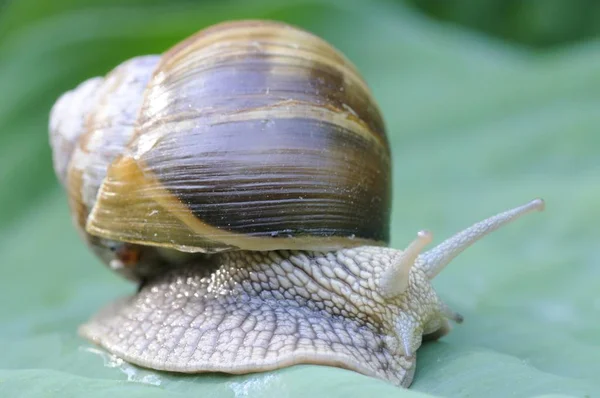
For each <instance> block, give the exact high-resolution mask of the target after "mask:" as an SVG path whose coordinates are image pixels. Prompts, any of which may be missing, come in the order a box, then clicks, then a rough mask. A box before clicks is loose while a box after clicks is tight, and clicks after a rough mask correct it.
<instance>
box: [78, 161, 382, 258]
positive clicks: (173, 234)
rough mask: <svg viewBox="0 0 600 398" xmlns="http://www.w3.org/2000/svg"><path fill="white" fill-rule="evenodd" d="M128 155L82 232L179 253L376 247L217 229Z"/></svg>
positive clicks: (344, 239)
mask: <svg viewBox="0 0 600 398" xmlns="http://www.w3.org/2000/svg"><path fill="white" fill-rule="evenodd" d="M142 168H143V167H140V164H139V163H137V162H136V161H135V160H133V159H132V158H130V157H124V158H122V159H119V160H118V161H117V162H115V163H114V164H113V165H112V166H111V168H110V169H109V174H108V176H107V179H106V181H105V183H104V185H103V187H102V189H101V191H100V194H99V196H98V205H97V206H96V207H94V209H93V211H92V213H91V214H90V216H89V217H88V223H87V225H86V230H87V231H88V232H89V233H90V234H93V235H96V236H101V237H104V238H106V239H111V240H116V241H123V242H129V243H136V244H140V245H151V246H159V247H166V248H170V249H177V250H180V251H183V252H209V253H210V252H218V251H222V250H227V249H243V250H277V249H290V250H301V249H304V250H307V249H310V250H317V251H318V250H324V251H325V250H336V249H340V248H343V247H348V246H360V245H367V244H369V245H381V244H384V243H385V242H375V241H372V240H365V239H360V238H353V239H352V240H350V241H349V240H348V239H347V237H336V236H330V237H322V236H306V237H300V238H296V237H288V236H284V237H269V238H262V237H256V236H251V235H245V234H236V233H231V232H227V231H225V230H219V229H217V228H215V227H212V226H210V225H208V224H205V223H204V222H202V221H201V220H200V219H198V218H196V217H195V216H194V215H193V214H192V213H191V212H190V211H189V209H188V208H187V207H186V206H185V205H184V204H183V203H182V202H181V201H180V200H178V199H177V198H176V197H175V196H173V195H172V193H171V192H170V191H168V190H167V189H165V188H163V187H162V184H161V182H160V181H158V180H156V179H155V178H154V177H152V176H151V173H149V172H146V173H143V172H142ZM206 237H213V238H214V239H215V240H211V239H208V238H206Z"/></svg>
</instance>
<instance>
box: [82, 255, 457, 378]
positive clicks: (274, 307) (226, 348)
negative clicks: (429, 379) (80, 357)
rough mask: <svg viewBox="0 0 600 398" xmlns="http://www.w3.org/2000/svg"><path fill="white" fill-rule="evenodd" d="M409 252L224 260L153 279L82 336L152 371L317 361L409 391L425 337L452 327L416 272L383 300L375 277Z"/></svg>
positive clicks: (244, 369)
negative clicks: (404, 286) (405, 285)
mask: <svg viewBox="0 0 600 398" xmlns="http://www.w3.org/2000/svg"><path fill="white" fill-rule="evenodd" d="M401 253H402V252H401V251H399V250H394V249H387V248H379V247H368V246H367V247H359V248H355V249H345V250H339V251H336V252H329V253H311V252H286V251H282V252H274V251H272V252H230V253H223V254H219V255H216V256H213V257H212V258H211V264H210V266H209V264H198V265H197V266H195V267H189V268H185V269H181V270H177V271H173V272H170V273H167V274H166V275H163V276H161V277H159V278H157V279H156V280H154V281H151V282H149V283H148V284H146V285H145V286H144V287H143V289H142V290H141V291H140V292H139V293H138V294H137V295H136V296H134V297H131V298H128V299H124V300H122V301H119V302H117V303H115V304H113V305H111V306H109V307H107V308H106V309H105V310H103V311H102V312H101V313H100V314H98V315H97V316H96V317H95V318H94V319H92V320H91V321H90V322H89V323H87V324H86V325H85V326H83V327H82V328H81V333H82V334H83V335H84V336H85V337H87V338H89V339H91V340H92V341H94V342H96V343H98V344H100V345H102V346H104V347H105V348H106V349H108V350H109V351H110V352H112V353H114V354H116V355H118V356H119V357H122V358H123V359H125V360H127V361H130V362H133V363H135V364H138V365H142V366H145V367H150V368H153V369H160V370H169V371H178V372H200V371H219V372H227V373H248V372H258V371H266V370H271V369H276V368H280V367H284V366H289V365H294V364H299V363H310V364H322V365H331V366H340V367H344V368H347V369H352V370H355V371H358V372H360V373H363V374H366V375H370V376H374V377H378V378H381V379H384V380H388V381H390V382H392V383H394V384H396V385H402V386H408V385H409V384H410V383H411V380H412V378H413V373H414V369H415V355H414V353H415V352H416V350H417V348H418V347H419V345H420V344H421V336H422V335H423V334H429V333H433V332H435V331H438V330H440V329H444V330H447V320H446V317H445V316H444V314H443V312H442V308H443V304H442V303H441V302H440V300H439V298H438V297H437V295H436V294H435V292H434V291H433V289H432V288H431V285H430V283H429V281H428V279H427V277H426V275H425V273H424V272H423V270H421V269H419V267H417V266H415V267H414V268H413V269H412V271H411V273H410V280H409V285H408V289H407V290H406V291H405V292H404V293H403V294H401V295H399V296H397V297H393V298H391V299H386V298H385V297H383V296H382V295H381V294H380V293H379V289H378V287H377V285H376V283H375V281H377V280H378V279H379V278H380V276H381V274H382V273H383V272H384V270H385V269H387V268H389V267H390V266H392V265H393V264H392V263H391V262H390V261H394V260H396V261H397V260H398V258H399V257H400V255H401ZM442 334H443V333H442ZM407 348H408V349H409V350H410V354H409V355H407V353H406V349H407Z"/></svg>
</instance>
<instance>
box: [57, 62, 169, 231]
mask: <svg viewBox="0 0 600 398" xmlns="http://www.w3.org/2000/svg"><path fill="white" fill-rule="evenodd" d="M157 62H158V56H144V57H136V58H132V59H130V60H127V61H125V62H123V63H122V64H120V65H119V66H117V67H116V68H115V69H113V70H112V71H111V72H110V73H109V74H107V75H106V77H104V78H101V77H95V78H92V79H89V80H87V81H85V82H84V83H82V84H81V85H79V86H78V87H77V88H76V89H74V90H72V91H70V92H67V93H66V94H64V95H63V96H62V97H61V98H60V99H59V100H58V101H57V103H56V105H55V106H54V108H53V110H52V114H51V118H50V130H51V137H52V138H51V143H52V147H53V152H54V162H55V168H56V171H57V174H58V175H59V177H60V179H61V182H62V183H63V185H65V187H66V189H67V191H68V193H69V199H70V202H71V206H72V208H73V210H74V211H75V213H76V218H77V219H78V224H79V225H80V226H81V227H83V226H84V225H85V221H86V218H87V215H88V214H89V212H90V211H91V209H92V208H93V206H94V204H95V201H96V195H97V193H98V189H99V188H100V185H101V184H102V181H103V180H104V178H105V177H106V171H107V169H108V166H109V165H110V164H111V163H112V162H113V161H114V160H115V158H117V157H118V156H120V155H122V154H123V153H124V152H125V148H126V145H127V143H128V142H129V140H130V139H131V137H132V136H133V132H134V127H135V123H136V119H137V117H138V113H139V109H140V105H141V102H142V97H143V92H144V90H145V88H146V85H147V83H148V80H149V79H150V76H151V75H152V72H153V71H154V68H155V66H156V64H157Z"/></svg>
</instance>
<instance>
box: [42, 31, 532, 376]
mask: <svg viewBox="0 0 600 398" xmlns="http://www.w3.org/2000/svg"><path fill="white" fill-rule="evenodd" d="M50 141H51V145H52V147H53V157H54V167H55V170H56V173H57V175H58V178H59V180H60V181H61V182H62V184H63V185H64V186H65V187H66V190H67V192H68V196H69V203H70V206H71V209H72V213H73V218H74V220H75V223H76V225H77V226H78V229H79V230H80V232H81V233H82V235H83V237H84V239H85V240H86V242H87V243H88V244H89V245H90V246H91V247H92V249H93V250H94V251H95V252H96V253H97V254H98V255H99V256H100V257H101V258H102V259H103V260H104V261H105V262H106V263H107V264H109V265H110V266H111V267H112V268H115V269H117V270H118V271H119V272H121V273H122V274H123V275H125V276H126V277H128V278H131V279H134V280H138V281H141V284H140V289H139V291H138V292H137V293H136V294H135V295H134V296H132V297H129V298H125V299H123V300H119V301H117V302H116V303H113V304H111V305H109V306H108V307H106V308H105V309H104V310H102V311H101V312H100V313H99V314H98V315H97V316H95V317H94V318H92V319H91V320H90V321H89V322H88V323H86V324H85V325H84V326H82V328H81V329H80V332H81V334H82V335H83V336H84V337H86V338H88V339H90V340H91V341H93V342H95V343H97V344H99V345H101V346H102V347H104V348H106V349H107V350H109V351H110V352H112V353H114V354H116V355H119V356H120V357H122V358H124V359H126V360H128V361H131V362H133V363H136V364H138V365H141V366H146V367H150V368H153V369H159V370H168V371H178V372H187V373H195V372H208V371H219V372H228V373H249V372H257V371H266V370H271V369H276V368H279V367H284V366H290V365H294V364H299V363H311V364H321V365H330V366H339V367H343V368H347V369H351V370H355V371H357V372H361V373H364V374H366V375H370V376H373V377H378V378H381V379H384V380H387V381H390V382H392V383H394V384H396V385H399V386H408V385H410V383H411V381H412V378H413V374H414V371H415V358H416V357H415V352H416V350H417V348H418V347H419V346H420V344H421V342H422V341H423V340H424V339H436V338H439V337H441V336H443V335H444V334H445V333H447V332H448V331H449V330H450V324H449V322H448V321H449V320H454V321H457V322H460V321H461V320H462V317H461V316H460V315H459V314H457V313H455V312H453V311H451V310H450V309H449V308H448V307H447V306H446V305H445V304H444V303H443V302H442V301H441V300H440V299H439V297H438V296H437V294H436V293H435V292H434V290H433V288H432V287H431V284H430V281H431V279H432V278H433V277H435V276H436V275H437V274H438V273H439V272H440V271H441V270H442V269H443V268H444V267H445V265H446V264H448V263H449V262H450V261H451V260H452V259H453V258H454V257H455V256H456V255H458V254H459V253H460V252H462V251H463V250H464V249H465V248H467V247H468V246H469V245H471V244H472V243H473V242H475V241H476V240H478V239H479V238H481V237H482V236H484V235H485V234H487V233H489V232H491V231H493V230H495V229H497V228H499V227H500V226H502V225H504V224H506V223H508V222H510V221H512V220H514V219H516V218H518V217H519V216H521V215H522V214H525V213H527V212H530V211H532V210H541V209H542V208H543V202H542V201H541V200H534V201H532V202H530V203H528V204H526V205H523V206H520V207H517V208H515V209H512V210H509V211H506V212H504V213H500V214H498V215H497V216H494V217H491V218H489V219H487V220H484V221H481V222H479V223H477V224H475V225H473V226H472V227H470V228H468V229H466V230H464V231H462V232H460V233H458V234H457V235H455V236H454V237H451V238H449V239H448V240H446V241H445V242H443V243H441V244H440V245H439V246H437V247H435V248H433V249H431V250H430V251H428V252H425V253H422V250H423V248H424V247H425V246H426V245H427V244H428V243H429V242H430V241H431V239H432V237H431V234H430V233H428V232H426V231H421V232H420V233H419V234H418V235H417V238H416V239H415V240H414V241H413V242H412V243H411V244H410V245H409V246H408V247H407V248H406V250H404V251H401V250H396V249H391V248H387V247H382V246H385V245H386V244H387V243H388V240H389V217H390V191H391V162H390V150H389V147H388V143H387V138H386V135H385V129H384V125H383V121H382V117H381V115H380V112H379V110H378V108H377V106H376V104H375V102H374V100H373V98H372V96H371V94H370V92H369V90H368V88H367V86H366V84H365V82H364V81H363V80H362V78H361V77H360V76H359V74H358V73H357V71H356V69H355V68H354V67H353V66H352V64H351V63H350V62H349V61H348V60H347V59H346V58H344V56H342V55H341V54H340V53H339V52H338V51H336V50H335V49H333V48H332V47H331V46H330V45H328V44H327V43H325V42H324V41H323V40H321V39H319V38H317V37H315V36H313V35H311V34H309V33H307V32H305V31H303V30H300V29H297V28H294V27H291V26H288V25H285V24H282V23H277V22H266V21H239V22H231V23H224V24H219V25H216V26H213V27H210V28H208V29H205V30H203V31H201V32H199V33H198V34H196V35H194V36H192V37H190V38H189V39H187V40H184V41H183V42H181V43H180V44H178V45H176V46H175V47H173V48H172V49H170V50H169V51H167V52H166V53H164V54H163V55H161V56H158V55H153V56H146V57H137V58H133V59H131V60H129V61H126V62H124V63H123V64H121V65H120V66H118V67H117V68H115V69H114V70H113V71H112V72H110V73H109V74H108V75H107V76H106V77H104V78H93V79H90V80H88V81H86V82H84V83H82V84H81V85H80V86H79V87H77V88H76V89H75V90H73V91H71V92H68V93H66V94H64V95H63V96H62V97H61V98H60V99H59V100H58V101H57V103H56V105H55V106H54V108H53V109H52V113H51V118H50Z"/></svg>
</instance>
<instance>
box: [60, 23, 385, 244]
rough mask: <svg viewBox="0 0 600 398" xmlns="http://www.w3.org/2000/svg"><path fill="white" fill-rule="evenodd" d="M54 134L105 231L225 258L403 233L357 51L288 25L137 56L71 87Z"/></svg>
mask: <svg viewBox="0 0 600 398" xmlns="http://www.w3.org/2000/svg"><path fill="white" fill-rule="evenodd" d="M73 119H74V121H73ZM51 131H52V137H53V138H52V144H53V147H54V148H55V152H54V153H55V157H54V159H55V160H54V162H55V168H56V170H57V173H58V174H59V178H60V179H61V181H63V183H64V184H65V185H66V186H67V190H68V192H69V197H70V203H71V207H72V209H73V212H74V214H75V219H76V221H77V224H78V225H79V226H80V227H81V229H82V230H85V232H86V233H87V234H90V235H92V236H94V237H100V238H102V239H104V240H105V241H109V242H110V241H113V242H128V243H130V244H138V245H144V246H155V247H164V248H168V249H177V250H178V251H184V252H208V253H210V252H218V251H222V250H235V249H242V250H275V249H313V250H314V249H322V250H331V249H335V248H341V247H349V246H357V245H360V244H366V243H368V244H372V245H385V244H386V243H387V242H388V240H389V215H390V192H391V179H390V174H391V171H390V170H391V163H390V151H389V147H388V143H387V139H386V135H385V129H384V124H383V121H382V117H381V115H380V112H379V110H378V108H377V106H376V104H375V102H374V100H373V98H372V96H371V94H370V92H369V90H368V88H367V86H366V84H365V82H364V81H363V80H362V78H361V77H360V76H359V75H358V73H357V71H356V69H355V68H354V66H353V65H352V64H351V63H350V62H349V61H348V60H347V59H346V58H345V57H344V56H342V55H341V54H340V53H339V52H338V51H336V50H335V49H333V48H332V47H331V46H330V45H328V44H327V43H325V42H324V41H323V40H321V39H319V38H317V37H316V36H313V35H311V34H309V33H307V32H304V31H302V30H299V29H295V28H291V27H290V26H288V25H285V24H281V23H275V22H260V21H256V22H255V21H248V22H235V23H225V24H221V25H217V26H214V27H212V28H209V29H206V30H204V31H202V32H200V33H198V34H196V35H194V36H192V37H190V38H189V39H187V40H185V41H183V42H182V43H180V44H178V45H176V46H175V47H174V48H172V49H171V50H169V51H167V52H166V53H165V54H163V55H162V56H160V57H158V56H148V57H140V58H134V59H132V60H130V61H127V62H125V63H123V64H122V65H120V66H118V67H117V68H116V69H115V70H114V71H112V72H111V73H109V74H108V75H107V76H106V78H104V79H100V78H94V79H91V80H89V81H87V82H85V83H83V84H82V85H81V86H80V87H78V88H77V89H76V90H74V91H72V92H69V93H67V94H65V96H64V97H63V98H61V99H60V100H59V101H58V102H57V104H56V106H55V107H54V109H53V112H52V117H51ZM89 239H90V238H88V240H89Z"/></svg>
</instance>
